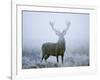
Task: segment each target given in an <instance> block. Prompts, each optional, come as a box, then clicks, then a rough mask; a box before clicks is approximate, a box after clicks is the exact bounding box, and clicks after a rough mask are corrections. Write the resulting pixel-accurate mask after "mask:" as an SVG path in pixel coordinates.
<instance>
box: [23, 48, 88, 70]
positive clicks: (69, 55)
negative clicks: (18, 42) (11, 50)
mask: <svg viewBox="0 0 100 80" xmlns="http://www.w3.org/2000/svg"><path fill="white" fill-rule="evenodd" d="M41 57H42V52H41V50H39V49H33V50H24V51H23V55H22V68H23V69H32V68H51V67H80V66H89V49H84V48H81V49H74V50H72V51H67V50H66V52H65V53H64V63H63V64H62V62H61V57H60V56H59V62H58V63H57V61H56V57H55V56H54V57H53V56H50V57H49V58H48V59H47V61H45V60H43V62H41Z"/></svg>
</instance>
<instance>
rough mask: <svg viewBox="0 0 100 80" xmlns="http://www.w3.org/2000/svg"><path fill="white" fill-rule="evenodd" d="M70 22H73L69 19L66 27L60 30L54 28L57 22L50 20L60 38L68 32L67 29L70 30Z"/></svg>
mask: <svg viewBox="0 0 100 80" xmlns="http://www.w3.org/2000/svg"><path fill="white" fill-rule="evenodd" d="M70 24H71V23H70V22H69V21H67V22H66V28H65V29H64V30H63V31H62V32H60V31H59V30H57V29H55V28H54V25H55V23H54V22H50V26H51V27H52V29H53V31H54V32H55V33H56V35H57V36H58V37H59V38H63V37H64V35H65V34H66V33H67V31H68V29H69V27H70Z"/></svg>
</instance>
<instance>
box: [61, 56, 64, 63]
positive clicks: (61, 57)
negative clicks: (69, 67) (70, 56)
mask: <svg viewBox="0 0 100 80" xmlns="http://www.w3.org/2000/svg"><path fill="white" fill-rule="evenodd" d="M61 58H62V63H63V58H64V56H63V55H62V56H61Z"/></svg>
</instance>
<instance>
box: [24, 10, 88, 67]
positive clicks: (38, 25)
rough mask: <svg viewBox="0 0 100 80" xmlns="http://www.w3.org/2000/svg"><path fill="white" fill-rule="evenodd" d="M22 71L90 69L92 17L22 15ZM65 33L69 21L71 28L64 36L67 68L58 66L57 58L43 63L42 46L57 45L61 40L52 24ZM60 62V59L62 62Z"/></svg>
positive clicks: (51, 58) (81, 14) (42, 13)
mask: <svg viewBox="0 0 100 80" xmlns="http://www.w3.org/2000/svg"><path fill="white" fill-rule="evenodd" d="M22 16H23V26H22V29H23V32H22V35H23V37H22V38H23V39H22V46H23V47H22V68H23V69H25V68H45V67H71V66H89V14H86V13H85V14H83V13H56V12H34V11H23V13H22ZM50 21H53V22H55V26H54V27H55V28H56V29H57V30H59V31H63V30H64V29H65V28H66V27H67V26H66V22H67V21H70V22H71V25H70V28H69V30H68V32H67V33H66V35H65V36H64V38H65V40H66V51H65V53H64V64H62V63H61V61H60V62H59V63H57V62H56V57H53V56H50V57H49V58H48V60H47V61H46V62H45V61H43V62H42V63H41V62H40V60H41V57H42V51H41V46H42V44H43V43H45V42H52V43H56V42H57V40H58V36H57V35H56V34H55V32H54V31H53V30H52V28H51V26H50V25H49V22H50ZM60 59H61V58H60V57H59V60H60Z"/></svg>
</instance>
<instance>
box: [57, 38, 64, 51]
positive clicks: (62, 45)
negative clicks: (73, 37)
mask: <svg viewBox="0 0 100 80" xmlns="http://www.w3.org/2000/svg"><path fill="white" fill-rule="evenodd" d="M58 45H59V46H60V47H61V48H63V49H65V39H64V38H59V40H58Z"/></svg>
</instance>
